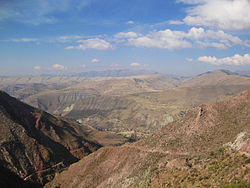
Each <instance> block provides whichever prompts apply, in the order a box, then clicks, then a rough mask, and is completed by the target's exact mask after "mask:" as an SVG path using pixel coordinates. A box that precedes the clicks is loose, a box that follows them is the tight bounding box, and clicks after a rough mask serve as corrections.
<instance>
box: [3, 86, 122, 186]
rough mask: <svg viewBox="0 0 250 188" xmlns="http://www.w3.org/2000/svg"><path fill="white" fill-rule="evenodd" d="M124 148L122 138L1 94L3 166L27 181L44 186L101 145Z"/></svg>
mask: <svg viewBox="0 0 250 188" xmlns="http://www.w3.org/2000/svg"><path fill="white" fill-rule="evenodd" d="M97 140H98V142H99V140H100V142H99V143H101V144H103V145H109V143H112V144H121V143H122V142H123V141H125V139H123V140H122V138H121V137H120V136H116V135H114V134H104V133H101V134H98V132H97V131H95V130H92V129H90V128H86V127H81V126H79V125H78V124H76V123H73V122H68V121H65V120H63V119H61V118H58V117H54V116H52V115H50V114H48V113H46V112H44V111H42V110H39V109H36V108H33V107H31V106H29V105H27V104H24V103H22V102H20V101H18V100H17V99H15V98H13V97H10V96H9V95H8V94H6V93H5V92H2V91H0V149H1V153H0V165H1V166H3V167H4V168H8V169H9V170H11V171H12V172H14V173H15V174H17V175H18V176H20V177H21V178H23V179H24V180H30V179H32V180H34V181H36V182H39V183H41V184H43V183H45V182H47V181H48V180H50V179H51V178H52V177H53V174H54V172H55V171H58V170H60V169H63V168H65V167H67V166H68V165H69V164H72V163H74V162H76V161H78V160H79V159H81V158H83V157H84V156H86V155H88V154H90V153H92V152H93V151H95V150H97V149H99V148H100V147H101V146H102V145H101V144H99V143H98V142H97Z"/></svg>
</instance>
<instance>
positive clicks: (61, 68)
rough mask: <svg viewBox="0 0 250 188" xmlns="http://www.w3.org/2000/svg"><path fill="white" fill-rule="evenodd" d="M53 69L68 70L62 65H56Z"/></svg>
mask: <svg viewBox="0 0 250 188" xmlns="http://www.w3.org/2000/svg"><path fill="white" fill-rule="evenodd" d="M52 67H53V68H54V69H58V70H64V69H67V68H66V67H65V66H63V65H60V64H54V65H52Z"/></svg>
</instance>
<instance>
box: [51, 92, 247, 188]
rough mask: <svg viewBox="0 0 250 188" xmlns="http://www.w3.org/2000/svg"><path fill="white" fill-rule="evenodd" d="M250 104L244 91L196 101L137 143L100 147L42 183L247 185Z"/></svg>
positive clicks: (105, 185) (145, 185) (125, 185)
mask: <svg viewBox="0 0 250 188" xmlns="http://www.w3.org/2000/svg"><path fill="white" fill-rule="evenodd" d="M249 109H250V91H249V90H248V91H244V92H242V93H240V94H239V95H237V96H235V97H233V98H232V99H230V100H227V101H225V102H220V103H216V104H210V105H201V106H199V107H196V108H194V109H193V110H192V111H190V112H189V113H187V114H186V115H185V116H184V118H183V119H181V120H179V121H176V122H173V123H170V124H168V125H167V126H165V127H164V128H162V129H161V130H160V131H159V132H156V133H154V134H153V135H151V136H149V137H147V138H144V139H141V140H140V141H138V142H135V143H132V144H125V145H123V146H119V147H104V148H101V149H100V150H98V151H97V152H94V153H92V154H90V155H89V156H87V157H86V158H84V159H82V160H80V161H79V162H77V163H75V164H73V165H71V166H70V167H69V169H68V170H66V171H64V172H62V173H60V174H58V175H57V176H56V177H55V179H54V180H53V181H52V182H50V183H49V184H47V185H46V187H176V186H177V185H178V186H180V187H220V186H223V185H225V186H236V185H240V186H247V183H250V182H249V167H250V158H249V156H250V125H249V122H250V111H249ZM248 185H249V184H248Z"/></svg>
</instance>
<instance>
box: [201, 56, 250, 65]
mask: <svg viewBox="0 0 250 188" xmlns="http://www.w3.org/2000/svg"><path fill="white" fill-rule="evenodd" d="M198 61H200V62H204V63H209V64H213V65H234V66H238V65H250V55H249V54H245V55H243V56H241V55H239V54H235V55H234V56H232V57H225V58H216V57H215V56H201V57H199V58H198Z"/></svg>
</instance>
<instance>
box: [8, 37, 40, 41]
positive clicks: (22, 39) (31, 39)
mask: <svg viewBox="0 0 250 188" xmlns="http://www.w3.org/2000/svg"><path fill="white" fill-rule="evenodd" d="M9 41H11V42H38V39H36V38H20V39H10V40H9Z"/></svg>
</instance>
